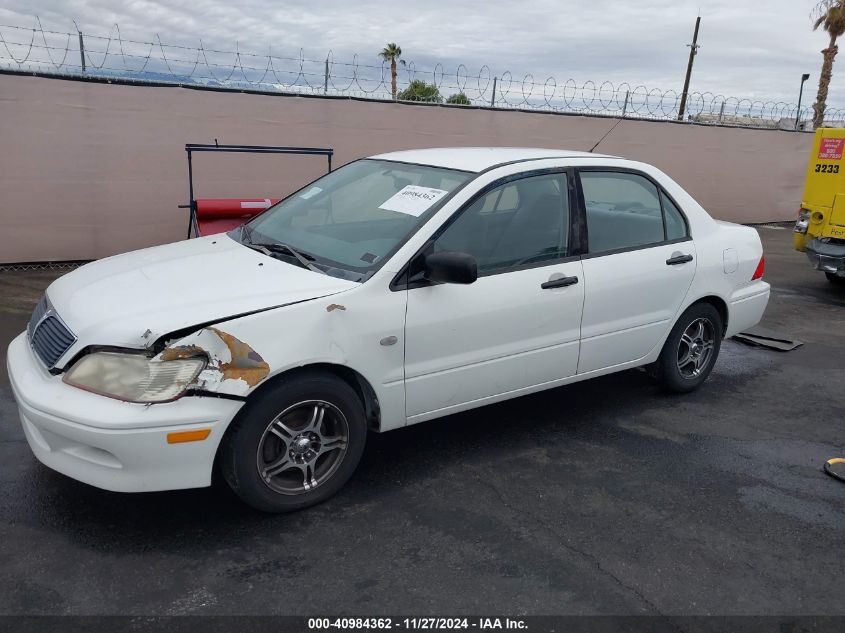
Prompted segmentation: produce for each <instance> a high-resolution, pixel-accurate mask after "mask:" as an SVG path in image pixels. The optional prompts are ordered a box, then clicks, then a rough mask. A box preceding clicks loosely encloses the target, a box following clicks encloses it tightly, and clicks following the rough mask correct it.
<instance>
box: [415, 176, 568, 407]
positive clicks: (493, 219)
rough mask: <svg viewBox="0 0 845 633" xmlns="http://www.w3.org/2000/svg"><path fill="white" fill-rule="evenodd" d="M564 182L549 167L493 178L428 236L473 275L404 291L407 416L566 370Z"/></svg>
mask: <svg viewBox="0 0 845 633" xmlns="http://www.w3.org/2000/svg"><path fill="white" fill-rule="evenodd" d="M570 184H571V180H570V176H569V175H568V174H567V173H565V172H555V173H546V174H542V175H535V176H531V177H525V178H519V179H517V180H510V181H508V182H505V183H503V184H499V185H498V186H495V185H493V186H492V187H490V188H487V189H486V190H485V192H483V193H482V194H481V195H479V196H478V197H476V198H475V199H474V201H472V202H470V203H469V204H468V205H467V206H466V207H465V208H464V209H463V210H462V211H460V212H459V214H458V215H457V217H456V218H455V219H454V221H452V222H451V223H449V224H448V225H447V226H446V228H445V229H443V230H441V231H440V232H439V235H437V236H435V238H434V244H433V247H432V248H433V250H434V251H435V252H437V251H460V252H465V253H469V254H471V255H473V256H474V257H475V258H476V260H477V261H478V268H479V278H478V280H477V281H476V282H475V283H473V284H469V285H456V284H428V285H423V286H422V287H413V284H411V289H410V290H408V291H407V292H408V307H407V316H406V321H405V391H406V411H407V416H408V421H409V422H410V423H413V422H420V421H422V420H425V419H428V418H432V417H437V416H439V415H443V414H445V413H449V412H452V411H458V410H461V409H465V408H470V407H472V406H476V405H479V404H483V403H484V402H492V401H495V400H496V399H501V398H503V397H504V394H511V393H512V392H518V391H519V390H523V389H527V388H530V387H532V386H536V385H540V384H544V383H550V382H553V381H555V380H560V379H562V378H566V377H569V376H572V375H574V374H575V372H576V370H577V365H578V345H579V335H580V324H581V311H582V307H583V304H584V282H583V270H582V266H581V261H580V259H579V258H578V257H577V256H576V257H570V252H571V251H570V222H569V218H570V212H569V211H570V206H571V205H570V202H571V200H570V198H571V189H572V188H571V186H570Z"/></svg>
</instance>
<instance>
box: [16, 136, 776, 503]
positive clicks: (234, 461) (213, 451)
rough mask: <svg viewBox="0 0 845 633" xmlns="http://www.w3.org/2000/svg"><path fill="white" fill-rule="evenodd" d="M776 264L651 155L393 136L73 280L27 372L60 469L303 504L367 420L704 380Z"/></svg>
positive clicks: (23, 338) (313, 497)
mask: <svg viewBox="0 0 845 633" xmlns="http://www.w3.org/2000/svg"><path fill="white" fill-rule="evenodd" d="M762 273H763V253H762V247H761V244H760V239H759V237H758V235H757V233H756V231H754V230H753V229H750V228H747V227H743V226H738V225H734V224H728V223H725V222H718V221H715V220H713V219H712V218H710V216H709V215H707V213H706V212H705V210H704V209H703V208H701V206H699V205H698V204H697V203H696V202H695V200H693V199H692V198H691V197H690V196H689V195H688V194H687V193H686V192H685V191H684V190H683V189H682V188H681V187H680V186H678V185H677V184H676V183H675V182H673V181H672V180H671V179H670V178H669V177H668V176H666V175H665V174H664V173H662V172H661V171H659V170H658V169H656V168H654V167H652V166H650V165H646V164H643V163H638V162H633V161H630V160H624V159H622V158H615V157H611V156H602V155H594V154H587V153H582V152H574V151H565V150H548V149H512V148H460V149H425V150H411V151H403V152H394V153H390V154H383V155H380V156H374V157H371V158H367V159H363V160H358V161H355V162H352V163H350V164H348V165H346V166H344V167H342V168H340V169H338V170H336V171H334V172H332V173H330V174H328V175H326V176H324V177H322V178H320V179H319V180H316V181H315V182H313V183H311V184H309V185H307V186H306V187H304V188H303V189H301V190H299V191H298V192H296V193H294V194H292V195H291V196H289V197H288V198H286V199H285V200H283V201H282V202H280V203H279V204H277V205H275V206H274V207H272V208H270V209H268V210H267V211H266V212H264V213H262V214H261V215H259V216H258V217H256V218H255V219H253V220H252V221H250V222H249V223H248V224H247V225H245V226H244V227H241V228H239V229H236V230H235V231H233V232H231V233H229V234H220V235H214V236H209V237H204V238H200V239H195V240H190V241H184V242H177V243H174V244H168V245H165V246H158V247H155V248H149V249H145V250H141V251H136V252H133V253H127V254H125V255H119V256H116V257H110V258H107V259H104V260H101V261H97V262H94V263H91V264H88V265H86V266H83V267H81V268H79V269H78V270H76V271H74V272H71V273H69V274H67V275H65V276H64V277H61V278H60V279H58V280H56V281H55V282H53V284H51V285H50V287H49V288H48V289H47V292H46V294H45V296H44V298H43V299H42V300H41V302H40V303H39V305H38V307H37V308H36V310H35V313H34V314H33V316H32V319H31V321H30V324H29V327H28V330H27V332H25V333H22V334H21V335H20V336H18V337H17V338H16V339H15V340H14V341H13V342H12V343H11V345H10V347H9V352H8V365H9V375H10V378H11V383H12V387H13V389H14V393H15V397H16V398H17V401H18V403H19V407H20V415H21V420H22V423H23V428H24V430H25V433H26V437H27V440H28V441H29V444H30V446H31V447H32V450H33V452H34V453H35V455H36V457H37V458H38V459H39V460H41V461H42V462H43V463H44V464H46V465H47V466H49V467H51V468H53V469H55V470H57V471H59V472H62V473H65V474H66V475H68V476H70V477H74V478H76V479H78V480H80V481H84V482H87V483H89V484H92V485H94V486H99V487H101V488H105V489H108V490H117V491H127V492H135V491H149V490H171V489H178V488H192V487H200V486H208V485H210V483H211V478H212V471H213V469H214V468H220V470H221V471H222V474H223V476H224V477H225V479H226V481H227V482H228V483H229V484H230V485H231V487H232V488H233V489H234V490H235V492H236V493H237V494H238V495H240V497H241V498H242V499H243V500H244V501H245V502H246V503H248V504H250V505H252V506H254V507H256V508H259V509H261V510H265V511H270V512H277V511H286V510H292V509H296V508H302V507H305V506H308V505H312V504H314V503H317V502H319V501H322V500H324V499H326V498H327V497H329V496H330V495H332V494H333V493H335V492H336V491H337V490H338V489H339V488H340V487H341V486H343V484H344V483H345V482H346V481H347V480H348V479H349V477H350V476H351V475H352V473H353V471H354V470H355V468H356V466H357V464H358V461H359V460H360V458H361V454H362V452H363V450H364V444H365V439H366V436H367V429H368V428H369V429H372V430H375V431H389V430H392V429H397V428H400V427H403V426H406V425H409V424H416V423H417V422H423V421H426V420H430V419H432V418H437V417H440V416H444V415H448V414H451V413H456V412H458V411H464V410H467V409H471V408H474V407H479V406H482V405H486V404H490V403H494V402H498V401H501V400H506V399H508V398H514V397H517V396H521V395H524V394H528V393H532V392H536V391H540V390H542V389H549V388H552V387H557V386H560V385H565V384H569V383H573V382H577V381H579V380H584V379H586V378H592V377H595V376H601V375H603V374H608V373H611V372H616V371H622V370H625V369H630V368H633V367H640V366H649V367H650V368H651V370H652V373H653V375H654V376H655V377H656V378H657V380H658V381H659V382H660V383H661V384H662V385H663V386H665V387H666V388H667V389H669V390H671V391H676V392H685V391H691V390H693V389H695V388H697V387H699V386H700V385H701V384H702V382H704V380H705V379H706V378H707V376H708V375H709V373H710V371H711V369H712V368H713V365H714V363H715V361H716V357H717V355H718V353H719V348H720V344H721V341H722V339H723V338H724V337H726V336H731V335H733V334H735V333H737V332H739V331H741V330H743V329H746V328H749V327H751V326H753V325H754V324H756V323H757V322H758V321H759V320H760V318H761V316H762V314H763V311H764V309H765V307H766V304H767V302H768V298H769V285H768V284H767V283H765V282H764V281H762V279H761V276H762ZM489 414H490V415H491V416H495V415H496V409H490V410H489ZM524 423H525V424H530V422H529V421H527V420H526V421H524Z"/></svg>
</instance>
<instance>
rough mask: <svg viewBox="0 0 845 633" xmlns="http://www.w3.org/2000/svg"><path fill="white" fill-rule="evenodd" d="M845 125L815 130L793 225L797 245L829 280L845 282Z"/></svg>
mask: <svg viewBox="0 0 845 633" xmlns="http://www.w3.org/2000/svg"><path fill="white" fill-rule="evenodd" d="M843 150H845V129H839V128H820V129H818V130H816V137H815V140H814V141H813V151H812V152H811V153H810V161H809V163H808V165H807V179H806V181H805V183H804V196H803V198H802V200H801V208H800V209H799V211H798V220H797V222H795V228H794V229H793V239H794V242H795V249H796V250H799V251H801V252H803V253H806V254H807V257H808V258H809V260H810V263H811V264H813V266H814V267H815V268H816V270H821V271H823V272H824V274H825V275H826V276H827V278H828V280H830V281H831V282H832V283H835V284H837V285H845V161H843V160H842V154H843Z"/></svg>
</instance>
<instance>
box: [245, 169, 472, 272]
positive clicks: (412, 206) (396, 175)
mask: <svg viewBox="0 0 845 633" xmlns="http://www.w3.org/2000/svg"><path fill="white" fill-rule="evenodd" d="M471 176H472V174H470V173H467V172H462V171H455V170H451V169H442V168H439V167H425V166H422V165H409V164H405V163H395V162H390V161H380V160H359V161H356V162H354V163H350V164H348V165H345V166H344V167H341V168H340V169H338V170H336V171H333V172H332V173H330V174H327V175H326V176H323V177H322V178H320V179H319V180H317V181H315V182H313V183H311V185H309V186H307V187H304V188H303V189H302V190H300V191H298V192H296V193H295V194H293V195H292V196H290V197H288V198H286V199H285V200H282V201H281V202H280V203H278V204H277V205H276V206H274V207H272V208H270V209H268V210H267V211H265V212H264V213H262V214H261V215H259V216H258V217H256V218H255V219H254V220H252V221H251V222H249V223H248V224H247V225H245V228H244V229H243V231H241V233H240V236H241V240H242V241H243V242H244V243H253V244H254V243H268V242H269V243H281V244H285V245H287V246H289V247H293V248H294V249H296V251H298V252H299V253H301V254H302V255H304V256H305V257H307V258H308V259H309V260H310V261H312V262H313V264H314V265H316V266H318V267H320V268H321V269H322V270H324V271H326V272H328V273H329V274H336V275H338V276H344V277H347V278H351V279H356V280H363V279H365V278H366V277H367V276H368V274H369V273H371V272H372V271H374V270H376V269H377V268H378V267H379V266H380V265H381V264H382V263H383V262H384V261H385V260H386V259H387V258H388V257H389V256H390V255H392V254H393V252H394V251H395V250H396V249H397V248H398V247H399V246H401V244H402V243H404V242H405V240H406V239H407V238H408V236H409V235H410V234H411V233H413V232H414V231H415V230H416V229H417V228H418V227H419V226H421V225H422V224H423V223H424V222H425V221H426V220H428V218H430V217H431V215H432V214H433V213H434V212H435V211H436V210H437V209H438V208H439V207H440V205H441V204H442V203H443V202H444V201H445V198H446V197H447V196H448V194H449V193H451V192H452V191H454V190H455V189H456V188H458V187H459V186H460V185H461V184H463V183H464V182H466V181H467V180H468V179H469V178H470V177H471ZM336 269H342V270H336ZM343 272H345V273H346V274H342V273H343ZM349 273H352V274H349Z"/></svg>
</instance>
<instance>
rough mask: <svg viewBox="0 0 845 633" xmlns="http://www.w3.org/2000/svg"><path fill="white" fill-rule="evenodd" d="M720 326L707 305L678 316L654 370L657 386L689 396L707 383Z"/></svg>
mask: <svg viewBox="0 0 845 633" xmlns="http://www.w3.org/2000/svg"><path fill="white" fill-rule="evenodd" d="M723 332H724V330H723V324H722V317H721V316H720V315H719V311H718V310H716V308H714V307H713V306H712V305H710V304H709V303H696V304H693V305H691V306H690V307H689V308H687V309H686V311H684V313H683V314H682V315H681V316H680V318H679V319H678V321H677V322H676V323H675V326H674V327H673V328H672V331H671V332H669V337H668V338H667V339H666V343H664V345H663V349H662V350H661V352H660V356H659V357H658V359H657V364H656V367H655V372H654V375H655V378H657V382H658V383H659V384H660V386H661V387H663V388H664V389H666V390H667V391H670V392H674V393H689V392H690V391H694V390H695V389H698V388H699V387H700V386H701V384H702V383H703V382H704V381H705V380H707V377H708V376H709V375H710V372H711V371H712V370H713V366H714V365H715V364H716V359H717V358H718V356H719V350H720V349H721V347H722V333H723Z"/></svg>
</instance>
